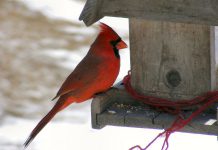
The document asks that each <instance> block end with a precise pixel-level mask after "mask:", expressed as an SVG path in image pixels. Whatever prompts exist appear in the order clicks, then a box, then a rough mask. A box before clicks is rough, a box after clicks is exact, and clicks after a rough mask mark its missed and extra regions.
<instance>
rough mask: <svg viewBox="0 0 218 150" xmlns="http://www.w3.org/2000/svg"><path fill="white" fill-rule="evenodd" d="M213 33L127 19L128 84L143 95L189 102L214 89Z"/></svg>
mask: <svg viewBox="0 0 218 150" xmlns="http://www.w3.org/2000/svg"><path fill="white" fill-rule="evenodd" d="M214 33H215V30H214V27H210V26H208V25H198V24H185V23H172V22H164V21H147V20H143V19H135V18H134V19H133V18H131V19H130V56H131V83H132V85H133V87H134V88H135V89H136V90H137V91H139V92H140V93H143V94H145V95H152V96H156V97H163V98H169V99H171V100H179V99H182V100H183V99H190V98H193V97H196V96H198V95H201V94H203V93H205V92H207V91H211V90H214V89H215V86H216V77H215V75H216V73H215V48H214V47H215V46H214V45H215V42H214V41H215V39H214V38H215V36H214Z"/></svg>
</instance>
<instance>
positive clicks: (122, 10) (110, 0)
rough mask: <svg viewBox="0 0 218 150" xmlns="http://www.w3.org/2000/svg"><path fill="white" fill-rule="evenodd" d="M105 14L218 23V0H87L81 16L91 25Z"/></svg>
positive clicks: (81, 18) (196, 22) (209, 23)
mask: <svg viewBox="0 0 218 150" xmlns="http://www.w3.org/2000/svg"><path fill="white" fill-rule="evenodd" d="M104 16H115V17H126V18H143V19H151V20H162V21H173V22H183V23H195V24H208V25H218V1H217V0H134V1H133V0H87V3H86V5H85V7H84V9H83V11H82V13H81V16H80V18H79V19H80V20H83V21H84V22H85V24H86V25H91V24H93V23H94V22H96V21H98V20H99V19H101V18H102V17H104Z"/></svg>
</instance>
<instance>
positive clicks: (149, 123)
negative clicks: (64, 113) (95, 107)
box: [92, 89, 218, 135]
mask: <svg viewBox="0 0 218 150" xmlns="http://www.w3.org/2000/svg"><path fill="white" fill-rule="evenodd" d="M108 95H115V96H114V97H111V96H109V97H110V98H108ZM100 97H101V98H99V96H97V97H96V98H95V99H94V100H93V102H94V103H95V104H97V103H101V104H102V100H103V101H104V102H106V101H105V100H107V102H106V103H107V104H108V105H107V104H106V105H101V106H104V109H102V112H101V113H96V114H92V116H96V117H95V118H92V119H95V122H96V124H97V125H98V126H93V128H95V129H100V128H103V127H104V126H107V125H113V126H126V127H138V128H153V129H154V128H155V129H163V128H164V129H166V128H168V127H169V126H170V125H171V124H172V122H173V121H174V120H175V118H176V116H174V115H170V114H167V113H163V112H159V111H156V110H154V109H152V108H151V107H149V106H146V105H141V104H139V103H137V102H136V101H135V100H133V99H131V98H130V97H129V95H128V94H127V93H125V90H123V89H119V90H114V89H113V90H110V91H109V93H105V94H102V95H100ZM119 97H121V99H120V98H119ZM104 99H105V100H104ZM215 105H216V106H218V103H216V104H215ZM93 112H94V111H92V113H93ZM191 113H192V111H191V110H190V111H184V112H183V115H184V116H185V117H188V116H190V114H191ZM210 120H213V121H212V123H208V122H209V121H210ZM214 120H216V110H213V111H211V112H210V113H209V112H203V113H202V114H200V115H199V116H197V117H196V118H194V119H193V120H192V122H191V123H190V124H188V125H187V126H185V127H184V128H183V129H182V130H181V131H182V132H191V133H201V134H209V135H218V124H217V123H215V122H214Z"/></svg>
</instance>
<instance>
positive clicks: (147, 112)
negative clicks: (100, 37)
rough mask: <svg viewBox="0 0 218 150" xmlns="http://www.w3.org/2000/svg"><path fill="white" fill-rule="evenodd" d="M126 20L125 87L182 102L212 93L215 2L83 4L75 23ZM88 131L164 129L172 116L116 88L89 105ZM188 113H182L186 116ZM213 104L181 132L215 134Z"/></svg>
mask: <svg viewBox="0 0 218 150" xmlns="http://www.w3.org/2000/svg"><path fill="white" fill-rule="evenodd" d="M104 16H115V17H126V18H129V24H130V27H129V30H130V31H129V34H130V54H131V56H130V60H131V84H132V86H133V87H134V89H135V90H137V91H138V92H140V93H143V94H144V95H151V96H155V97H162V98H168V99H171V100H183V99H190V98H194V97H196V96H198V95H201V94H203V93H205V92H207V91H212V90H216V66H215V27H214V26H215V25H218V1H217V0H134V1H132V0H87V2H86V4H85V7H84V9H83V11H82V13H81V16H80V20H83V21H84V23H85V24H86V25H91V24H93V23H94V22H96V21H98V20H99V19H101V18H103V17H104ZM91 107H92V108H91V110H92V112H91V113H92V126H93V128H96V129H100V128H102V127H104V126H106V125H116V126H128V127H143V128H144V127H145V128H161V129H162V128H166V127H169V125H170V124H171V123H172V122H173V120H174V119H175V116H173V115H170V114H167V113H163V112H162V113H160V112H158V111H156V110H153V109H151V108H150V107H148V106H145V105H141V104H140V103H138V102H136V101H135V100H133V99H132V98H131V97H130V96H129V94H128V93H126V91H125V90H124V88H123V87H122V85H121V86H119V87H118V88H116V89H111V90H109V91H108V92H106V93H104V94H101V95H98V96H97V97H96V98H94V99H93V101H92V106H91ZM191 112H192V109H190V110H187V111H185V115H189V114H190V113H191ZM217 116H218V112H217V103H216V105H214V106H213V107H211V108H209V109H208V110H207V111H204V112H203V113H202V114H200V115H199V116H198V117H197V118H194V120H193V121H192V122H191V123H190V124H189V125H187V126H185V128H183V129H182V131H185V132H194V133H203V134H211V135H218V123H217V119H218V117H217Z"/></svg>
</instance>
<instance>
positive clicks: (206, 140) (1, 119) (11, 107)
mask: <svg viewBox="0 0 218 150" xmlns="http://www.w3.org/2000/svg"><path fill="white" fill-rule="evenodd" d="M84 4H85V0H1V1H0V21H1V22H0V150H21V149H22V148H23V147H22V144H23V143H24V141H25V140H26V138H27V137H28V135H29V134H30V132H31V131H32V129H33V128H34V127H35V125H36V124H37V123H38V121H39V120H40V119H41V118H42V117H43V116H44V115H45V114H46V113H47V112H48V111H49V110H50V109H51V108H52V106H53V104H54V102H53V101H50V100H51V98H53V97H54V96H55V94H56V92H57V90H58V89H59V87H60V85H61V84H62V82H63V81H64V79H65V78H66V77H67V76H68V74H69V73H70V72H71V71H72V70H73V69H74V68H75V66H76V65H77V63H78V62H79V61H80V60H81V59H82V58H83V57H84V56H85V54H86V52H87V50H88V49H89V46H90V45H91V43H92V42H93V41H94V40H95V37H96V35H97V34H98V27H97V24H94V25H92V26H91V27H86V26H85V25H84V23H83V22H80V21H79V20H78V18H79V15H80V13H81V11H82V8H83V6H84ZM101 21H102V22H105V23H107V24H108V25H109V26H111V27H112V28H114V30H115V31H117V33H118V34H119V35H121V37H122V38H123V39H124V40H125V41H126V42H127V43H129V41H128V38H129V37H128V19H122V18H111V17H106V18H104V19H102V20H101ZM121 59H122V62H121V72H120V75H119V77H118V79H117V81H120V80H122V78H123V76H124V75H125V74H126V73H127V71H128V70H129V68H130V64H129V49H125V50H123V51H121ZM117 81H116V82H117ZM90 103H91V101H88V102H85V103H82V104H79V105H71V106H70V107H69V108H67V109H66V110H64V111H62V112H61V113H59V114H58V115H57V116H56V117H55V118H54V119H53V120H52V122H51V123H49V124H48V125H47V126H46V127H45V128H44V130H42V131H41V132H40V134H39V135H38V136H37V138H36V139H35V140H34V141H33V142H32V143H31V145H30V146H29V147H28V149H29V150H51V149H52V150H60V149H62V150H72V149H73V150H85V149H91V150H127V149H128V148H130V147H132V146H134V145H136V144H140V145H141V146H142V147H144V146H146V145H147V143H148V142H150V141H151V140H152V139H153V138H154V137H155V136H156V135H157V134H158V133H159V132H161V131H160V130H149V129H135V128H121V127H105V128H104V129H102V130H94V129H92V128H91V121H90V120H91V118H90V116H91V115H90ZM162 141H163V139H160V140H159V141H158V142H157V143H156V145H154V146H153V147H152V150H155V149H160V147H161V145H162ZM187 143H188V144H187ZM208 146H210V149H211V150H217V149H218V143H217V139H216V137H215V136H206V135H197V134H187V133H176V134H174V135H172V137H171V139H170V148H169V149H174V150H175V149H176V150H180V149H181V150H184V149H198V150H205V149H208Z"/></svg>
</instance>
